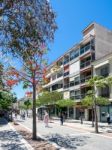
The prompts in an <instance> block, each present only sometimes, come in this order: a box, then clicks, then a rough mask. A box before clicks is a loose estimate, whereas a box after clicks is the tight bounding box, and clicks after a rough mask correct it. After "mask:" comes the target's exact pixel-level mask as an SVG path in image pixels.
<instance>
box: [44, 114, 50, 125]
mask: <svg viewBox="0 0 112 150" xmlns="http://www.w3.org/2000/svg"><path fill="white" fill-rule="evenodd" d="M48 122H49V115H48V113H47V111H45V115H44V123H45V127H49V126H48Z"/></svg>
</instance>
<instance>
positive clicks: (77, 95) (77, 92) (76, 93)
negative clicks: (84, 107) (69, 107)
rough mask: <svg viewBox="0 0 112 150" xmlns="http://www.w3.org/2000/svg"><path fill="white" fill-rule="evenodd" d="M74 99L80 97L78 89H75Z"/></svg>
mask: <svg viewBox="0 0 112 150" xmlns="http://www.w3.org/2000/svg"><path fill="white" fill-rule="evenodd" d="M75 99H80V90H76V91H75Z"/></svg>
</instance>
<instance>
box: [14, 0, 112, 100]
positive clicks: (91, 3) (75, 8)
mask: <svg viewBox="0 0 112 150" xmlns="http://www.w3.org/2000/svg"><path fill="white" fill-rule="evenodd" d="M49 1H50V2H51V5H52V8H53V9H54V11H55V13H56V15H57V18H56V23H57V25H58V29H57V31H56V33H55V36H54V41H53V42H52V43H50V46H49V47H50V52H49V53H48V60H49V63H51V62H53V61H55V60H56V59H57V58H58V57H60V56H61V55H63V54H64V53H65V52H66V51H67V50H69V49H70V48H71V47H72V46H73V45H75V44H76V43H78V42H79V41H80V40H81V39H82V30H83V29H84V28H85V27H86V26H87V25H88V24H90V23H91V22H96V23H98V24H101V25H102V26H104V27H106V28H108V29H110V30H112V0H49ZM14 92H16V94H17V97H18V98H22V97H23V96H24V91H23V89H22V85H19V86H17V87H15V88H14Z"/></svg>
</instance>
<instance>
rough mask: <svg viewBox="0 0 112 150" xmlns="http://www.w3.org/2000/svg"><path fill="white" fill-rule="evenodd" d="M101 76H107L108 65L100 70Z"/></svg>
mask: <svg viewBox="0 0 112 150" xmlns="http://www.w3.org/2000/svg"><path fill="white" fill-rule="evenodd" d="M100 73H101V76H103V77H107V76H108V75H109V65H106V66H104V67H103V68H101V72H100Z"/></svg>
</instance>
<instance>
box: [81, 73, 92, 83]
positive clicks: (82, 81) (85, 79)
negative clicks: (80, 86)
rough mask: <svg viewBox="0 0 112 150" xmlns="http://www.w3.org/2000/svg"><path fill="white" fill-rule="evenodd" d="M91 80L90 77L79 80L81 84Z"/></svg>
mask: <svg viewBox="0 0 112 150" xmlns="http://www.w3.org/2000/svg"><path fill="white" fill-rule="evenodd" d="M89 79H91V75H89V76H86V77H85V78H82V79H80V82H81V83H85V82H86V81H87V80H89Z"/></svg>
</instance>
